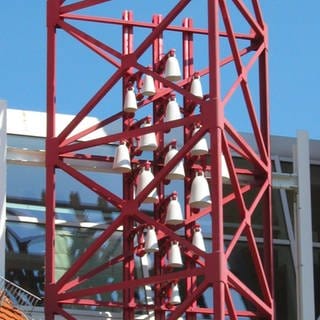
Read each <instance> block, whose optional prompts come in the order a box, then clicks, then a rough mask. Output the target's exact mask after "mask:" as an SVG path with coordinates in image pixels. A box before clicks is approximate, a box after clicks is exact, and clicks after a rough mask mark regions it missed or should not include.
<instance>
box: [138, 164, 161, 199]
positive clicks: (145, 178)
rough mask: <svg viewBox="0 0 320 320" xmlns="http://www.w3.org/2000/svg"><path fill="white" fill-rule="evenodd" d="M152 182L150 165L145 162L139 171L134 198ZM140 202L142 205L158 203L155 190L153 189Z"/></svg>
mask: <svg viewBox="0 0 320 320" xmlns="http://www.w3.org/2000/svg"><path fill="white" fill-rule="evenodd" d="M153 180H154V175H153V173H152V171H151V168H150V163H149V162H147V163H146V164H145V166H144V167H143V168H142V169H141V171H140V173H139V175H138V181H137V189H136V196H137V195H138V194H139V193H140V192H141V191H142V190H143V189H144V188H145V187H146V186H147V185H148V184H149V183H150V182H151V181H153ZM142 202H144V203H155V202H158V195H157V189H156V188H154V189H153V190H152V191H151V192H150V193H149V195H148V196H147V197H146V198H145V199H144V200H143V201H142Z"/></svg>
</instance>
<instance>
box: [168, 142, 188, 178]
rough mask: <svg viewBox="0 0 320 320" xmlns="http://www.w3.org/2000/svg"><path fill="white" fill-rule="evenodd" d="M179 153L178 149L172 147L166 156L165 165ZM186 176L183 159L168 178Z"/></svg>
mask: <svg viewBox="0 0 320 320" xmlns="http://www.w3.org/2000/svg"><path fill="white" fill-rule="evenodd" d="M177 153H178V150H177V149H175V148H172V147H170V149H169V151H168V152H167V154H166V156H165V158H164V165H167V163H168V162H169V161H170V160H171V159H172V158H173V157H174V156H175V155H176V154H177ZM184 177H185V171H184V166H183V160H181V161H179V162H178V163H177V164H176V166H175V167H174V168H173V169H172V170H171V171H170V172H169V173H168V175H167V177H166V178H167V179H169V180H183V179H184Z"/></svg>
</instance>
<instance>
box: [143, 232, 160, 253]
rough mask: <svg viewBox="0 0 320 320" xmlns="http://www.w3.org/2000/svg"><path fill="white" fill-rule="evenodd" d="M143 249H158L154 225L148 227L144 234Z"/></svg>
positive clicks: (149, 251) (150, 250)
mask: <svg viewBox="0 0 320 320" xmlns="http://www.w3.org/2000/svg"><path fill="white" fill-rule="evenodd" d="M144 250H145V251H146V252H148V253H151V252H157V251H159V246H158V239H157V234H156V231H155V229H154V227H152V226H151V227H148V229H147V233H146V236H145V243H144Z"/></svg>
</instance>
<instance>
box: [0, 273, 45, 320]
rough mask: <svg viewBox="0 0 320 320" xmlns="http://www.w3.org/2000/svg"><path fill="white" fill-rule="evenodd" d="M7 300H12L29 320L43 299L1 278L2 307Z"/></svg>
mask: <svg viewBox="0 0 320 320" xmlns="http://www.w3.org/2000/svg"><path fill="white" fill-rule="evenodd" d="M6 298H8V299H10V300H11V302H12V304H13V306H14V307H16V308H17V309H18V310H20V311H22V312H23V313H24V315H25V316H26V317H27V319H29V317H30V318H31V316H32V312H33V309H34V307H36V306H37V304H38V303H39V302H40V301H41V298H39V297H37V296H36V295H34V294H32V293H31V292H29V291H27V290H25V289H23V288H22V287H20V286H18V285H17V284H15V283H13V282H11V281H9V280H7V279H5V278H3V277H2V276H0V306H1V305H2V303H3V301H4V299H6Z"/></svg>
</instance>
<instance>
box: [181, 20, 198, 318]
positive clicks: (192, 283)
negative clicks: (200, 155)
mask: <svg viewBox="0 0 320 320" xmlns="http://www.w3.org/2000/svg"><path fill="white" fill-rule="evenodd" d="M182 25H183V27H185V28H186V29H188V28H192V25H193V23H192V20H191V19H190V18H185V19H184V20H183V24H182ZM182 54H183V78H184V79H187V78H189V77H191V76H192V74H193V72H194V66H193V63H194V48H193V34H192V33H191V32H189V31H184V32H183V47H182ZM188 85H189V84H188ZM187 103H188V100H187V99H186V98H184V106H186V105H187ZM188 115H189V112H188V113H187V116H188ZM190 135H191V130H189V128H185V129H184V143H186V142H187V141H189V139H190ZM187 172H188V173H187V177H191V176H192V170H191V168H190V167H189V168H188V169H187ZM190 188H191V181H185V197H184V201H185V219H186V221H187V225H186V227H185V235H186V238H187V239H190V241H191V239H192V227H193V226H194V225H195V222H192V223H189V220H190V219H191V216H192V213H191V210H190V206H189V205H188V199H189V196H190ZM186 264H187V268H195V262H194V261H191V260H188V261H187V262H186ZM196 282H197V278H196V277H188V278H187V279H186V295H187V296H189V297H190V296H191V295H192V294H193V292H194V290H195V289H196ZM192 306H193V307H196V306H197V301H194V302H193V303H192ZM195 319H196V314H194V313H190V312H189V313H188V312H187V313H186V320H195Z"/></svg>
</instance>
